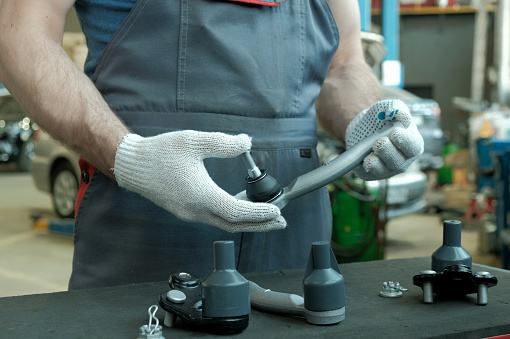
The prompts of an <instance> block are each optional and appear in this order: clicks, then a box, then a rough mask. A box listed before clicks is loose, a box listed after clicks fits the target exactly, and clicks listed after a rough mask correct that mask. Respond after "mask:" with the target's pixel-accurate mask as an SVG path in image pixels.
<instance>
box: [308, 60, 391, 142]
mask: <svg viewBox="0 0 510 339" xmlns="http://www.w3.org/2000/svg"><path fill="white" fill-rule="evenodd" d="M381 98H382V93H381V88H380V85H379V82H378V80H377V78H376V77H375V76H374V74H373V72H372V70H371V69H370V68H369V67H368V65H367V64H366V63H365V61H364V60H363V59H361V58H358V59H354V60H352V61H349V62H347V63H344V64H342V65H341V66H338V67H334V68H331V69H330V70H329V72H328V76H327V77H326V80H325V81H324V85H323V86H322V90H321V93H320V95H319V97H318V99H317V102H316V108H317V118H318V119H319V122H320V123H321V125H322V126H323V128H324V129H326V131H327V132H329V133H330V134H331V135H333V136H334V137H335V138H337V139H338V140H341V141H345V130H346V128H347V125H348V124H349V122H351V120H352V119H353V118H354V117H355V116H356V115H357V114H358V113H359V112H361V111H362V110H364V109H366V108H368V107H370V106H371V105H372V104H374V103H375V102H377V101H378V100H381Z"/></svg>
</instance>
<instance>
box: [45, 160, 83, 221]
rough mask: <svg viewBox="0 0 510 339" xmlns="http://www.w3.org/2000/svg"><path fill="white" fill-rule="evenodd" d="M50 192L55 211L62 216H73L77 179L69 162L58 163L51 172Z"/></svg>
mask: <svg viewBox="0 0 510 339" xmlns="http://www.w3.org/2000/svg"><path fill="white" fill-rule="evenodd" d="M51 177H52V180H51V193H52V200H53V206H54V207H55V211H56V212H57V214H58V215H59V216H60V217H62V218H73V217H74V206H75V203H76V195H77V194H78V180H77V179H76V176H75V175H74V171H73V167H72V166H71V164H69V163H67V162H66V163H61V164H59V165H58V166H57V167H56V168H55V170H54V171H53V173H52V176H51Z"/></svg>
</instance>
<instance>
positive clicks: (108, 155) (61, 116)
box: [0, 22, 128, 177]
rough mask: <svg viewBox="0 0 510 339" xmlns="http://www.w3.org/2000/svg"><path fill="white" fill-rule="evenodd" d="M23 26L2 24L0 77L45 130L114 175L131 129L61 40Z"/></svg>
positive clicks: (105, 171) (102, 169)
mask: <svg viewBox="0 0 510 339" xmlns="http://www.w3.org/2000/svg"><path fill="white" fill-rule="evenodd" d="M4 24H5V22H4ZM19 29H20V28H19V27H16V26H10V27H5V26H4V27H2V30H1V32H2V36H1V37H0V66H1V67H0V81H2V82H3V83H4V84H5V85H6V86H7V87H8V88H9V90H10V91H11V93H12V94H13V95H14V97H16V98H17V99H18V101H19V102H20V104H21V105H22V107H23V108H24V109H25V111H26V112H27V114H28V115H29V116H30V117H31V118H32V119H33V120H35V121H36V122H37V123H38V124H39V125H40V126H41V127H42V128H43V129H44V130H46V131H47V132H48V133H49V134H50V135H52V136H53V137H54V138H55V139H58V140H60V141H61V142H63V143H64V144H65V145H67V146H68V147H70V148H71V149H73V150H75V151H76V152H78V153H79V154H81V155H82V156H83V157H84V158H86V159H87V160H89V161H90V162H92V163H93V164H94V165H95V166H96V167H97V168H98V169H100V170H101V171H103V172H104V173H106V174H108V175H109V176H110V177H112V174H111V173H110V171H109V169H110V168H112V167H113V165H114V159H115V151H116V147H117V143H118V141H119V140H121V139H122V137H123V136H124V135H125V134H126V133H128V129H127V128H126V127H125V126H124V124H123V123H122V122H121V121H120V120H119V119H118V117H117V116H116V115H115V114H114V113H113V112H112V111H111V110H110V108H109V107H108V105H107V104H106V102H105V101H104V99H103V98H102V96H101V94H100V93H99V92H98V91H97V90H96V88H95V86H94V85H93V83H92V82H91V81H90V80H89V79H88V78H87V77H86V76H85V75H84V74H83V72H82V71H81V70H80V69H78V67H76V66H75V64H74V63H73V62H72V61H71V60H70V58H69V57H68V56H67V54H66V53H65V52H64V50H63V49H62V48H61V46H60V45H59V44H58V43H57V42H55V41H54V40H52V39H51V38H49V37H48V36H47V34H46V33H45V32H41V31H37V30H33V31H32V32H31V34H26V32H25V34H19V33H20V31H19Z"/></svg>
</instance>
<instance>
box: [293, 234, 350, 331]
mask: <svg viewBox="0 0 510 339" xmlns="http://www.w3.org/2000/svg"><path fill="white" fill-rule="evenodd" d="M303 294H304V302H305V305H304V306H305V317H306V320H307V321H308V322H310V323H312V324H317V325H320V324H334V323H338V322H340V321H342V320H344V319H345V286H344V278H343V276H342V274H341V273H340V269H339V268H338V264H337V262H336V258H335V255H334V254H333V251H332V250H331V247H330V245H329V242H327V241H317V242H314V243H313V244H312V250H311V252H310V257H309V259H308V266H307V268H306V271H305V277H304V279H303Z"/></svg>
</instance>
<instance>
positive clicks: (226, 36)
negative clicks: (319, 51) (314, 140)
mask: <svg viewBox="0 0 510 339" xmlns="http://www.w3.org/2000/svg"><path fill="white" fill-rule="evenodd" d="M305 2H306V1H304V0H289V1H287V2H285V3H283V4H282V5H281V6H274V7H273V6H255V5H248V4H244V3H240V2H234V1H218V0H213V1H196V0H189V1H182V2H181V6H182V7H181V20H180V22H181V32H180V37H179V65H178V91H177V105H178V108H179V109H180V110H184V111H198V112H204V111H206V112H220V113H233V114H239V115H247V116H252V115H257V116H259V117H275V116H282V115H284V116H285V115H293V114H295V113H296V112H297V111H298V110H299V108H298V107H299V95H300V90H301V88H302V82H303V71H304V70H303V68H304V63H305V62H306V60H305V45H306V30H307V27H306V24H307V22H306V18H305V16H306V15H305V14H306V10H307V6H306V5H305Z"/></svg>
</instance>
